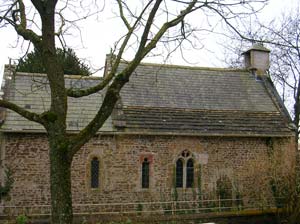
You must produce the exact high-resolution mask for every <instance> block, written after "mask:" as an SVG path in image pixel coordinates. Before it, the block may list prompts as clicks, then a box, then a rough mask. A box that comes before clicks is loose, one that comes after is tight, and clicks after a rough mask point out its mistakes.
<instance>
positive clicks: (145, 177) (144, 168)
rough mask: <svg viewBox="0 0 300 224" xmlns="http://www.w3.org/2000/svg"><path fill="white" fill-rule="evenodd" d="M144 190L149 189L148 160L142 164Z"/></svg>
mask: <svg viewBox="0 0 300 224" xmlns="http://www.w3.org/2000/svg"><path fill="white" fill-rule="evenodd" d="M142 188H149V161H148V159H147V158H145V159H144V161H143V163H142Z"/></svg>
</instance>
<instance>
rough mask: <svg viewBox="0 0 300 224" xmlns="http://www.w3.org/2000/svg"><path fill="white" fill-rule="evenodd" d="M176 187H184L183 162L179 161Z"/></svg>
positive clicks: (177, 163)
mask: <svg viewBox="0 0 300 224" xmlns="http://www.w3.org/2000/svg"><path fill="white" fill-rule="evenodd" d="M176 187H183V161H182V159H178V160H177V162H176Z"/></svg>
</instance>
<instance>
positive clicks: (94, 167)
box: [91, 157, 99, 188]
mask: <svg viewBox="0 0 300 224" xmlns="http://www.w3.org/2000/svg"><path fill="white" fill-rule="evenodd" d="M98 187H99V160H98V158H96V157H94V158H93V159H92V161H91V188H98Z"/></svg>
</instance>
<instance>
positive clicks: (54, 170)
mask: <svg viewBox="0 0 300 224" xmlns="http://www.w3.org/2000/svg"><path fill="white" fill-rule="evenodd" d="M49 143H50V150H49V153H50V155H49V156H50V186H51V189H50V191H51V215H52V216H51V223H55V224H58V223H59V224H71V223H72V219H73V212H72V194H71V163H72V160H71V159H70V158H68V156H67V153H66V149H67V143H66V142H64V141H60V140H58V139H57V137H55V138H54V137H53V136H49Z"/></svg>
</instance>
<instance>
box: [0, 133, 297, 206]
mask: <svg viewBox="0 0 300 224" xmlns="http://www.w3.org/2000/svg"><path fill="white" fill-rule="evenodd" d="M271 140H272V146H270V143H269V142H270V138H251V137H185V136H150V135H149V136H147V135H98V136H96V137H94V138H93V139H92V140H91V141H89V142H88V143H87V144H86V145H85V146H84V147H83V148H82V149H81V150H80V152H79V153H77V155H76V156H75V158H74V160H73V164H72V191H73V203H74V204H99V203H113V202H115V203H119V202H121V203H126V202H147V201H148V202H149V201H171V200H175V198H174V167H175V162H176V159H177V158H178V155H180V153H181V152H182V151H183V150H189V151H190V152H191V153H192V155H193V160H194V162H195V173H194V176H195V184H194V187H193V188H178V189H177V194H178V198H177V199H176V200H196V199H197V197H198V196H197V193H198V192H199V191H201V192H202V195H203V197H204V198H213V197H214V196H215V194H216V182H217V180H218V179H219V178H220V177H222V176H224V175H226V176H227V177H228V178H229V180H230V182H231V184H232V189H231V191H232V197H235V194H236V192H235V191H236V190H237V188H238V190H239V191H241V192H242V194H243V195H245V196H246V195H247V191H248V189H249V184H251V183H253V181H254V182H255V180H253V179H252V180H251V179H250V178H249V176H248V175H247V174H248V173H249V170H248V169H249V166H248V165H249V162H251V161H258V162H259V163H262V162H264V161H268V158H269V157H270V151H280V154H281V157H282V160H285V159H287V161H289V162H288V163H290V165H291V163H293V159H291V158H294V157H293V152H294V148H293V147H292V144H291V141H292V138H272V139H271ZM4 141H5V147H4V148H2V150H4V152H2V156H3V157H4V158H2V160H5V165H6V166H7V167H9V168H10V169H11V170H12V171H13V179H14V184H13V188H12V189H11V192H10V195H9V197H7V198H6V199H5V205H6V206H8V205H14V206H41V205H49V204H50V192H49V159H48V143H47V139H46V136H45V135H44V134H24V133H23V134H5V135H4ZM94 157H97V158H99V161H100V186H99V188H97V189H92V188H91V187H90V161H91V159H92V158H94ZM143 157H148V158H151V160H150V187H149V189H142V187H141V161H142V158H143ZM291 167H292V166H291ZM257 172H260V171H259V170H257ZM199 177H200V179H201V182H199V181H197V180H199ZM199 184H200V185H201V186H198V185H199ZM267 191H269V192H268V197H270V198H269V199H270V200H272V198H271V197H272V194H271V189H270V188H269V189H268V190H267ZM252 197H254V196H253V195H252ZM257 197H258V195H257ZM244 199H245V200H246V199H247V198H244ZM248 199H249V198H248ZM248 199H247V200H248ZM245 203H246V201H245ZM82 209H84V208H82ZM75 210H76V211H77V212H78V211H80V208H79V209H78V208H77V209H75Z"/></svg>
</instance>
